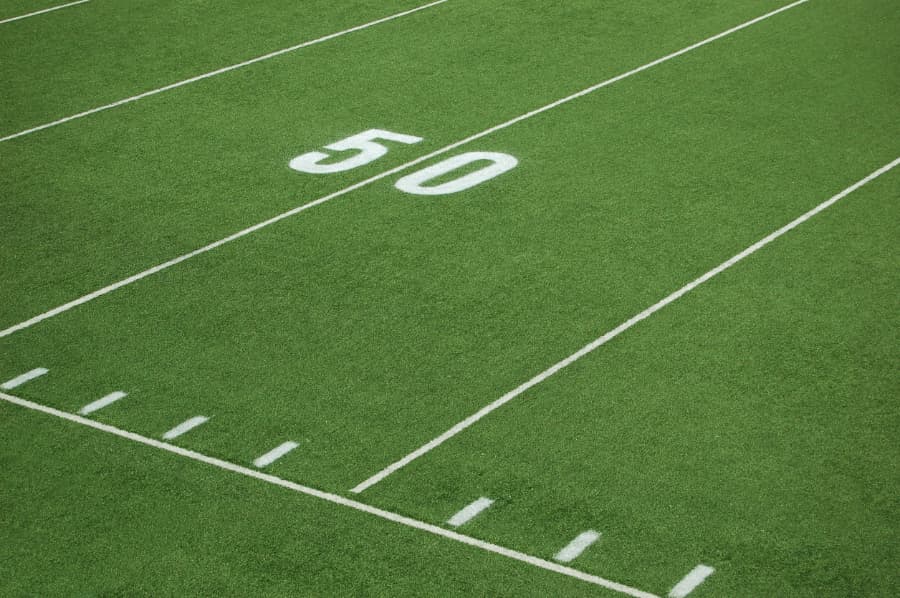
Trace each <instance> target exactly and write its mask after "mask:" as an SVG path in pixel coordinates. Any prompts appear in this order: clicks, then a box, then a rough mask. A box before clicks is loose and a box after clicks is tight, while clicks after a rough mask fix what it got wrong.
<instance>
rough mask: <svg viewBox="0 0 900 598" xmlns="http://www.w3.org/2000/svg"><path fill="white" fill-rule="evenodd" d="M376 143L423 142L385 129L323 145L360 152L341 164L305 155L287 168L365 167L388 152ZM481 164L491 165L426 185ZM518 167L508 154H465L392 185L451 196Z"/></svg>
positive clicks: (313, 154) (325, 171) (313, 170)
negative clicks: (471, 165)
mask: <svg viewBox="0 0 900 598" xmlns="http://www.w3.org/2000/svg"><path fill="white" fill-rule="evenodd" d="M376 140H383V141H395V142H397V143H404V144H407V145H411V144H413V143H419V142H420V141H422V138H421V137H416V136H414V135H404V134H403V133H393V132H391V131H385V130H384V129H369V130H368V131H363V132H362V133H359V134H357V135H352V136H350V137H347V138H346V139H342V140H341V141H337V142H335V143H331V144H329V145H326V146H325V149H327V150H332V151H336V152H344V151H349V150H359V153H357V154H356V155H354V156H350V157H349V158H346V159H344V160H341V161H340V162H334V163H331V164H323V163H322V161H323V160H327V159H329V158H331V157H332V156H331V155H329V154H326V153H325V152H307V153H305V154H301V155H299V156H297V157H296V158H294V159H293V160H291V161H290V167H291V168H292V169H294V170H296V171H298V172H305V173H309V174H331V173H334V172H344V171H347V170H352V169H354V168H358V167H360V166H365V165H366V164H369V163H371V162H374V161H375V160H377V159H378V158H381V157H382V156H384V155H385V154H387V153H388V148H387V147H385V146H384V145H383V144H381V143H377V141H376ZM483 161H486V162H490V164H488V165H485V166H483V167H481V168H479V169H478V170H475V171H472V172H469V173H468V174H464V175H462V176H460V177H458V178H456V179H453V180H450V181H445V182H443V183H439V184H437V185H428V184H427V183H429V182H431V181H433V180H434V179H437V178H439V177H442V176H444V175H446V174H449V173H451V172H453V171H455V170H458V169H460V168H463V167H464V166H468V165H469V164H472V163H474V162H483ZM518 164H519V161H518V160H517V159H516V158H514V157H513V156H510V155H509V154H501V153H499V152H467V153H465V154H460V155H459V156H453V157H452V158H447V159H446V160H444V161H443V162H438V163H437V164H434V165H432V166H429V167H427V168H424V169H422V170H419V171H417V172H414V173H412V174H409V175H406V176H405V177H403V178H401V179H400V180H399V181H397V183H396V184H395V185H394V186H395V187H397V189H399V190H401V191H404V192H406V193H411V194H412V195H450V194H451V193H459V192H460V191H465V190H466V189H471V188H472V187H475V186H476V185H480V184H481V183H484V182H486V181H489V180H491V179H493V178H495V177H498V176H500V175H501V174H503V173H504V172H507V171H509V170H512V169H513V168H515V167H516V166H517V165H518Z"/></svg>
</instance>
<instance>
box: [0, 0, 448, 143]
mask: <svg viewBox="0 0 900 598" xmlns="http://www.w3.org/2000/svg"><path fill="white" fill-rule="evenodd" d="M444 2H447V0H437V1H436V2H431V3H429V4H424V5H422V6H418V7H416V8H413V9H410V10H405V11H403V12H398V13H397V14H393V15H390V16H388V17H383V18H381V19H377V20H375V21H370V22H368V23H364V24H362V25H357V26H356V27H351V28H350V29H344V30H343V31H338V32H337V33H331V34H329V35H326V36H324V37H320V38H318V39H314V40H311V41H308V42H303V43H302V44H297V45H296V46H291V47H290V48H284V49H281V50H276V51H274V52H270V53H269V54H265V55H263V56H257V57H256V58H251V59H250V60H245V61H244V62H239V63H237V64H232V65H229V66H226V67H223V68H220V69H216V70H214V71H210V72H208V73H203V74H202V75H197V76H195V77H191V78H190V79H184V80H183V81H178V82H177V83H171V84H169V85H166V86H164V87H158V88H156V89H151V90H150V91H145V92H144V93H139V94H138V95H135V96H131V97H130V98H124V99H122V100H118V101H116V102H112V103H111V104H105V105H103V106H98V107H96V108H91V109H90V110H85V111H84V112H79V113H78V114H73V115H71V116H67V117H65V118H60V119H58V120H54V121H52V122H49V123H45V124H43V125H38V126H36V127H31V128H30V129H25V130H24V131H19V132H18V133H12V134H10V135H7V136H6V137H0V142H2V141H9V140H11V139H16V138H17V137H24V136H25V135H30V134H31V133H36V132H38V131H43V130H44V129H49V128H50V127H55V126H58V125H61V124H63V123H67V122H69V121H73V120H76V119H79V118H84V117H85V116H90V115H91V114H96V113H98V112H103V111H104V110H109V109H110V108H117V107H119V106H123V105H125V104H130V103H132V102H137V101H138V100H143V99H144V98H149V97H150V96H155V95H157V94H160V93H163V92H166V91H171V90H173V89H177V88H179V87H184V86H185V85H190V84H191V83H196V82H197V81H203V80H204V79H209V78H210V77H215V76H217V75H221V74H223V73H227V72H230V71H234V70H237V69H240V68H243V67H245V66H249V65H251V64H256V63H257V62H262V61H264V60H269V59H270V58H275V57H276V56H281V55H282V54H287V53H289V52H295V51H297V50H300V49H301V48H306V47H309V46H313V45H315V44H320V43H322V42H326V41H329V40H332V39H334V38H336V37H341V36H343V35H347V34H348V33H354V32H356V31H361V30H363V29H368V28H369V27H374V26H375V25H380V24H382V23H386V22H388V21H393V20H394V19H399V18H401V17H405V16H407V15H411V14H413V13H416V12H419V11H420V10H425V9H427V8H431V7H433V6H437V5H438V4H443V3H444Z"/></svg>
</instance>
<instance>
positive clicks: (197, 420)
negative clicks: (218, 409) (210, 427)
mask: <svg viewBox="0 0 900 598" xmlns="http://www.w3.org/2000/svg"><path fill="white" fill-rule="evenodd" d="M208 421H209V418H208V417H205V416H203V415H198V416H197V417H192V418H191V419H189V420H187V421H184V422H181V423H180V424H178V425H177V426H175V427H174V428H172V429H171V430H169V431H168V432H166V433H165V434H163V440H172V439H173V438H178V437H179V436H181V435H182V434H184V433H186V432H190V431H191V430H193V429H194V428H196V427H197V426H200V425H203V424H205V423H206V422H208Z"/></svg>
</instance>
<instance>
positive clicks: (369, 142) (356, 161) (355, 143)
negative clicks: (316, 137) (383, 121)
mask: <svg viewBox="0 0 900 598" xmlns="http://www.w3.org/2000/svg"><path fill="white" fill-rule="evenodd" d="M376 139H382V140H385V141H396V142H397V143H405V144H407V145H409V144H413V143H419V142H420V141H422V138H421V137H415V136H414V135H404V134H402V133H392V132H391V131H384V130H382V129H369V130H368V131H363V132H362V133H359V134H358V135H353V136H352V137H347V138H346V139H342V140H341V141H338V142H335V143H332V144H330V145H326V146H325V149H328V150H332V151H336V152H345V151H348V150H359V153H358V154H356V155H355V156H351V157H349V158H347V159H346V160H341V161H340V162H335V163H333V164H320V162H321V161H322V160H326V159H328V158H330V157H331V156H330V155H328V154H326V153H324V152H308V153H306V154H303V155H301V156H297V157H296V158H294V159H293V160H291V162H290V166H291V168H293V169H294V170H296V171H298V172H307V173H310V174H331V173H333V172H344V171H345V170H352V169H353V168H358V167H360V166H365V165H366V164H369V163H370V162H374V161H375V160H377V159H378V158H380V157H382V156H383V155H385V154H386V153H388V148H386V147H385V146H384V145H382V144H380V143H376V141H375V140H376Z"/></svg>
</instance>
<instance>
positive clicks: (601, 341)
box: [351, 158, 900, 494]
mask: <svg viewBox="0 0 900 598" xmlns="http://www.w3.org/2000/svg"><path fill="white" fill-rule="evenodd" d="M898 164H900V158H896V159H895V160H894V161H893V162H891V163H890V164H887V165H885V166H882V167H881V168H879V169H878V170H876V171H875V172H873V173H872V174H870V175H868V176H867V177H865V178H864V179H862V180H860V181H857V182H856V183H853V184H852V185H850V186H849V187H847V188H846V189H844V190H843V191H841V192H840V193H838V194H837V195H835V196H833V197H831V198H830V199H828V200H826V201H824V202H822V203H820V204H819V205H818V206H816V207H815V208H813V209H812V210H810V211H808V212H806V213H805V214H803V215H802V216H800V217H799V218H797V219H795V220H793V221H792V222H790V223H788V224H786V225H784V226H782V227H781V228H779V229H778V230H776V231H775V232H773V233H771V234H770V235H768V236H766V237H764V238H762V239H760V240H759V241H757V242H756V243H754V244H753V245H751V246H750V247H748V248H747V249H745V250H743V251H742V252H740V253H738V254H737V255H735V256H734V257H732V258H730V259H728V260H726V261H724V262H722V263H721V264H719V265H718V266H716V267H715V268H713V269H712V270H710V271H709V272H707V273H706V274H704V275H703V276H701V277H699V278H697V279H695V280H693V281H691V282H689V283H688V284H686V285H684V286H683V287H681V288H680V289H678V290H677V291H675V292H674V293H672V294H671V295H669V296H668V297H666V298H664V299H662V300H660V301H659V302H657V303H654V304H653V305H651V306H650V307H648V308H647V309H645V310H644V311H642V312H641V313H639V314H637V315H635V316H633V317H632V318H630V319H628V320H626V321H625V322H623V323H621V324H619V325H618V326H616V327H615V328H613V329H612V330H610V331H609V332H607V333H606V334H604V335H603V336H601V337H600V338H598V339H596V340H594V341H592V342H590V343H588V344H587V345H585V346H584V347H582V348H581V349H579V350H578V351H576V352H575V353H573V354H571V355H569V356H568V357H566V358H565V359H563V360H562V361H560V362H558V363H556V364H554V365H552V366H550V367H549V368H547V369H546V370H544V371H543V372H541V373H540V374H538V375H537V376H535V377H534V378H532V379H531V380H528V381H527V382H525V383H524V384H521V385H520V386H517V387H516V388H514V389H512V390H511V391H509V392H508V393H506V394H505V395H503V396H502V397H500V398H499V399H497V400H496V401H494V402H493V403H490V404H488V405H485V406H484V407H482V408H481V409H479V410H478V411H477V412H475V413H473V414H472V415H470V416H469V417H467V418H466V419H464V420H462V421H461V422H459V423H458V424H456V425H455V426H453V427H452V428H450V429H449V430H447V431H446V432H444V433H443V434H441V435H440V436H438V437H437V438H435V439H433V440H431V441H429V442H428V443H426V444H424V445H422V446H421V447H419V448H417V449H416V450H414V451H413V452H411V453H409V454H408V455H406V456H405V457H403V458H402V459H400V460H399V461H396V462H395V463H392V464H391V465H389V466H387V467H385V468H384V469H382V470H381V471H379V472H378V473H376V474H375V475H373V476H372V477H370V478H369V479H367V480H365V481H364V482H362V483H361V484H359V485H358V486H356V487H355V488H353V489H352V490H351V492H354V493H357V494H358V493H360V492H362V491H363V490H365V489H366V488H369V487H371V486H373V485H375V484H377V483H378V482H380V481H381V480H383V479H384V478H386V477H388V476H389V475H391V474H392V473H394V472H395V471H397V470H399V469H401V468H402V467H405V466H406V465H409V464H410V463H411V462H413V461H414V460H416V459H418V458H419V457H421V456H422V455H424V454H425V453H427V452H429V451H431V450H433V449H435V448H437V447H439V446H440V445H442V444H443V443H445V442H446V441H448V440H450V439H451V438H453V437H454V436H456V435H457V434H459V433H460V432H462V431H463V430H465V429H466V428H468V427H469V426H471V425H472V424H474V423H475V422H477V421H478V420H480V419H481V418H483V417H485V416H486V415H488V414H489V413H491V412H492V411H494V410H495V409H499V408H500V407H502V406H503V405H505V404H507V403H509V402H510V401H512V400H513V399H515V398H516V397H517V396H519V395H520V394H522V393H523V392H525V391H526V390H528V389H530V388H532V387H533V386H537V385H538V384H540V383H541V382H543V381H544V380H546V379H547V378H549V377H550V376H552V375H554V374H556V373H557V372H559V371H560V370H562V369H563V368H565V367H568V366H570V365H572V364H573V363H575V362H576V361H578V360H579V359H581V358H582V357H584V356H585V355H587V354H588V353H591V352H592V351H594V350H595V349H597V348H599V347H602V346H603V345H605V344H606V343H608V342H609V341H611V340H612V339H614V338H616V337H617V336H619V335H620V334H622V333H623V332H625V331H626V330H628V329H629V328H631V327H632V326H634V325H635V324H637V323H638V322H640V321H641V320H645V319H647V318H649V317H650V316H652V315H653V314H655V313H656V312H658V311H659V310H661V309H662V308H664V307H666V306H667V305H669V304H670V303H673V302H675V301H677V300H678V299H681V298H682V297H684V296H685V295H687V294H688V293H690V292H691V291H693V290H694V289H696V288H697V287H699V286H700V285H702V284H703V283H705V282H706V281H708V280H710V279H711V278H713V277H714V276H717V275H718V274H721V273H722V272H724V271H725V270H727V269H728V268H730V267H732V266H734V265H735V264H737V263H738V262H740V261H741V260H743V259H744V258H746V257H747V256H749V255H752V254H754V253H756V252H757V251H759V250H760V249H762V248H763V247H765V246H766V245H768V244H769V243H771V242H772V241H774V240H775V239H777V238H778V237H780V236H782V235H783V234H785V233H787V232H788V231H790V230H793V229H794V228H796V227H798V226H800V225H801V224H803V223H804V222H806V221H807V220H809V219H810V218H812V217H813V216H815V215H816V214H818V213H819V212H822V211H823V210H826V209H828V208H830V207H831V206H833V205H834V204H835V203H837V202H838V201H840V200H841V199H843V198H845V197H847V196H848V195H850V194H851V193H852V192H854V191H856V190H857V189H859V188H860V187H862V186H863V185H865V184H866V183H869V182H871V181H873V180H875V179H877V178H878V177H880V176H881V175H883V174H884V173H886V172H888V171H890V170H891V169H892V168H894V167H896V166H897V165H898Z"/></svg>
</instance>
